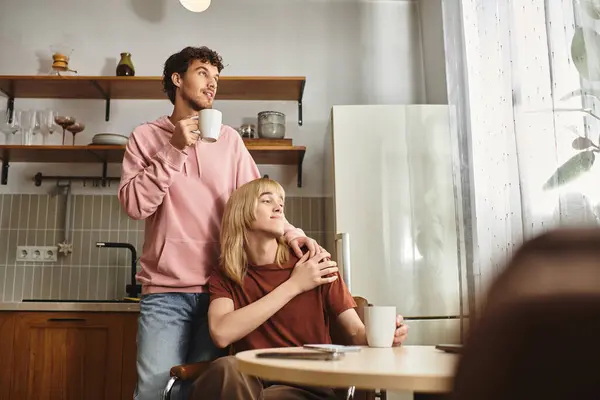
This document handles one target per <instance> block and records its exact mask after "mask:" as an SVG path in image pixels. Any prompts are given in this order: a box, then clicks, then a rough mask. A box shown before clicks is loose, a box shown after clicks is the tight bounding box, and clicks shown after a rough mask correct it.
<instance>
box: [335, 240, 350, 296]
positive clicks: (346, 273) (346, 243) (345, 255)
mask: <svg viewBox="0 0 600 400" xmlns="http://www.w3.org/2000/svg"><path fill="white" fill-rule="evenodd" d="M338 242H341V243H342V257H341V259H342V277H343V279H344V283H345V284H346V286H347V287H348V290H349V291H350V293H352V284H351V282H352V280H351V279H350V274H351V272H350V234H349V233H338V234H337V235H335V244H336V246H337V243H338Z"/></svg>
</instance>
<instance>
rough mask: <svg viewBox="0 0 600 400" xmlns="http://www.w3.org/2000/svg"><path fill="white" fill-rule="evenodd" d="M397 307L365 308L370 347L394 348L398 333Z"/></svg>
mask: <svg viewBox="0 0 600 400" xmlns="http://www.w3.org/2000/svg"><path fill="white" fill-rule="evenodd" d="M396 317H397V314H396V307H394V306H368V307H365V308H364V318H365V329H366V333H367V343H368V344H369V347H392V345H393V344H394V334H395V333H396Z"/></svg>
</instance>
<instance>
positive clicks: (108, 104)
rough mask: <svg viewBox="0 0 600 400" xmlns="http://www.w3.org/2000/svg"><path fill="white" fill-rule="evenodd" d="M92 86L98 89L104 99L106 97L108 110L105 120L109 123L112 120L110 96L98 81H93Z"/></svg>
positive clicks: (106, 109)
mask: <svg viewBox="0 0 600 400" xmlns="http://www.w3.org/2000/svg"><path fill="white" fill-rule="evenodd" d="M92 84H93V85H94V86H95V87H96V89H98V91H99V92H100V94H101V95H102V97H104V101H106V108H105V111H104V113H105V114H104V120H105V121H106V122H108V121H109V120H110V95H109V94H108V93H106V92H105V91H104V89H102V86H100V84H99V83H98V81H92Z"/></svg>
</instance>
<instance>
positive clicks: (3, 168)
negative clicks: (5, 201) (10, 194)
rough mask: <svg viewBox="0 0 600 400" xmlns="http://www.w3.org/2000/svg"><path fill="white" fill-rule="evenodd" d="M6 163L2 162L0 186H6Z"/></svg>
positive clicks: (5, 161)
mask: <svg viewBox="0 0 600 400" xmlns="http://www.w3.org/2000/svg"><path fill="white" fill-rule="evenodd" d="M8 167H9V165H8V161H7V160H2V179H1V180H0V184H2V185H6V184H8Z"/></svg>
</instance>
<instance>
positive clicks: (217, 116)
mask: <svg viewBox="0 0 600 400" xmlns="http://www.w3.org/2000/svg"><path fill="white" fill-rule="evenodd" d="M192 119H197V120H198V130H195V131H192V132H193V133H196V134H198V135H200V140H202V141H203V142H208V143H214V142H216V141H217V139H219V134H220V133H221V124H222V123H223V113H221V111H219V110H215V109H213V108H206V109H204V110H200V112H199V113H198V116H197V117H192Z"/></svg>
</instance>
